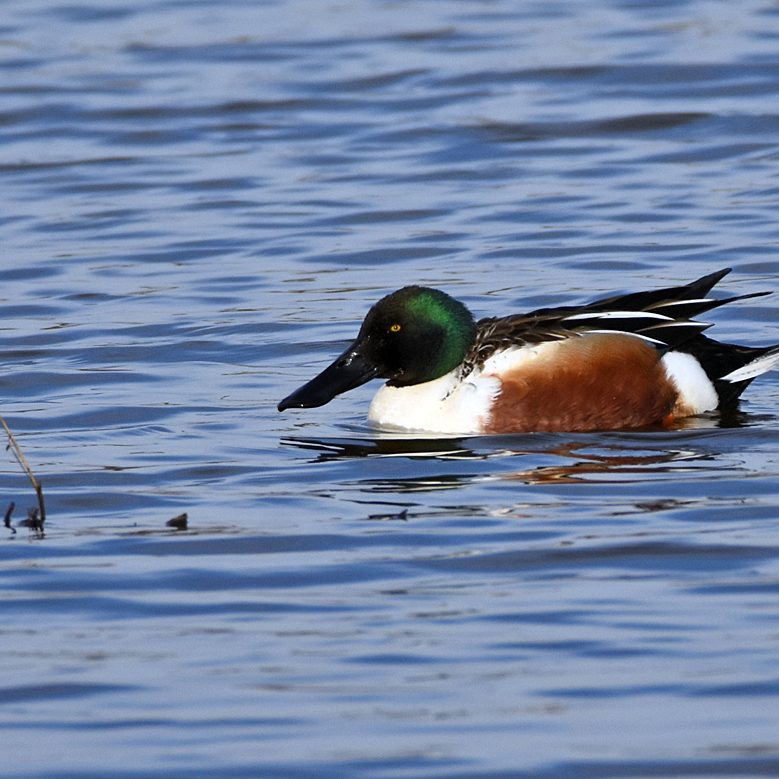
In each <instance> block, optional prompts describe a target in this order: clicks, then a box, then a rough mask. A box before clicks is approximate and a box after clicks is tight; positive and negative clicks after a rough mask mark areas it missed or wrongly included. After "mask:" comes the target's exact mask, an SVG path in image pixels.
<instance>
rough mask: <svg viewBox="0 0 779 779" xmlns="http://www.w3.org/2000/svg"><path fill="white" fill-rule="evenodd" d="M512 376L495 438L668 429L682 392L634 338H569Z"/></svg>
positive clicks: (492, 427)
mask: <svg viewBox="0 0 779 779" xmlns="http://www.w3.org/2000/svg"><path fill="white" fill-rule="evenodd" d="M555 346H556V348H555V349H554V351H553V352H550V353H548V354H542V355H541V356H539V357H538V358H537V359H534V360H530V361H528V362H527V363H526V364H525V365H522V366H519V367H517V368H516V369H514V370H513V371H511V372H509V373H508V374H504V375H502V376H500V380H501V383H502V389H501V392H500V394H499V395H498V397H497V398H496V400H495V405H494V407H493V411H492V416H491V418H490V421H489V423H488V424H487V426H486V432H488V433H519V432H530V431H536V430H537V431H583V430H615V429H619V428H630V427H644V426H647V425H654V424H663V423H666V424H667V423H668V421H669V419H670V415H671V413H672V410H673V408H674V404H675V402H676V397H677V391H676V388H675V387H674V385H673V384H672V382H671V381H670V379H669V378H668V377H667V376H666V373H665V370H664V368H663V366H662V364H661V363H660V355H659V354H658V352H657V350H656V349H654V348H653V347H652V346H650V345H649V344H647V343H645V342H643V341H641V340H639V339H638V338H635V337H633V336H628V335H606V334H595V333H593V334H592V335H583V336H578V337H573V338H569V339H567V340H565V341H561V342H560V343H558V344H556V345H555Z"/></svg>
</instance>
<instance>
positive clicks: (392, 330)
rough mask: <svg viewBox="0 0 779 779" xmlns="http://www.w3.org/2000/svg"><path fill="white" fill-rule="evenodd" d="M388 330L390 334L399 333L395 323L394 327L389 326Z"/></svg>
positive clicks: (398, 327) (397, 325) (398, 326)
mask: <svg viewBox="0 0 779 779" xmlns="http://www.w3.org/2000/svg"><path fill="white" fill-rule="evenodd" d="M389 330H390V332H391V333H399V332H400V325H399V324H398V323H397V322H395V324H394V325H390V329H389Z"/></svg>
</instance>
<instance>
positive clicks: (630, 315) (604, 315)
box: [563, 311, 673, 322]
mask: <svg viewBox="0 0 779 779" xmlns="http://www.w3.org/2000/svg"><path fill="white" fill-rule="evenodd" d="M672 318H673V317H670V316H666V315H665V314H655V313H654V312H653V311H589V312H587V313H584V314H571V315H570V316H567V317H564V319H563V321H565V322H572V321H574V320H579V319H665V320H670V319H672Z"/></svg>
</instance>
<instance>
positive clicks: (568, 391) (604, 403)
mask: <svg viewBox="0 0 779 779" xmlns="http://www.w3.org/2000/svg"><path fill="white" fill-rule="evenodd" d="M729 271H730V269H729V268H726V269H725V270H721V271H718V272H716V273H712V274H710V275H708V276H704V277H703V278H701V279H698V280H697V281H693V282H691V283H690V284H687V285H684V286H679V287H669V288H666V289H660V290H654V291H651V292H636V293H633V294H628V295H618V296H615V297H610V298H604V299H601V300H596V301H595V302H593V303H589V304H587V305H584V306H572V307H568V306H565V307H560V308H542V309H538V310H537V311H533V312H531V313H529V314H523V315H514V316H507V317H501V318H492V317H490V318H487V319H481V320H479V321H478V322H475V321H474V319H473V316H472V315H471V313H470V311H468V309H467V308H466V307H465V306H464V305H463V304H462V303H459V302H458V301H456V300H454V299H453V298H451V297H449V295H447V294H445V293H444V292H441V291H439V290H436V289H430V288H427V287H404V288H403V289H400V290H398V291H397V292H393V293H392V294H391V295H387V297H385V298H382V299H381V300H380V301H379V302H378V303H376V304H375V305H374V306H373V308H371V310H370V311H369V312H368V315H367V316H366V317H365V321H364V322H363V324H362V327H361V328H360V332H359V335H358V336H357V340H356V341H355V342H354V343H353V344H351V346H349V348H348V349H347V350H346V351H345V352H344V353H343V354H342V355H341V356H340V357H338V359H336V360H335V362H334V363H333V364H332V365H330V366H329V367H328V368H326V369H325V370H324V371H322V373H320V374H319V375H318V376H317V377H316V378H314V379H312V380H311V381H309V382H308V383H307V384H305V385H304V386H302V387H301V388H300V389H298V390H296V391H295V392H293V393H292V394H291V395H290V396H289V397H287V398H285V399H284V400H282V401H281V403H279V411H283V410H284V409H287V408H310V407H313V406H322V405H324V404H325V403H328V402H329V401H331V400H332V399H333V398H334V397H335V396H336V395H339V394H340V393H342V392H346V391H347V390H350V389H353V388H354V387H358V386H360V385H361V384H364V383H365V382H367V381H369V380H370V379H373V378H382V379H387V383H386V384H385V386H383V387H382V388H381V389H380V390H379V391H378V393H377V394H376V396H375V397H374V399H373V402H372V403H371V407H370V411H369V414H368V418H369V420H370V421H371V422H373V423H374V424H376V425H378V426H380V427H390V428H400V429H406V430H418V431H425V432H430V433H447V434H451V433H463V434H471V433H511V432H529V431H541V430H544V431H579V430H616V429H626V428H637V427H646V426H653V425H665V426H668V425H671V424H673V423H674V422H675V421H676V420H678V419H681V418H684V417H688V416H693V415H695V414H701V413H703V412H705V411H713V410H714V409H717V408H727V407H732V406H733V405H734V404H735V403H736V401H737V400H738V397H739V395H740V394H741V393H742V392H743V391H744V389H745V388H746V387H747V386H748V385H749V383H750V382H751V381H752V380H753V379H754V378H755V377H756V376H759V375H760V374H762V373H765V372H766V371H769V370H771V369H772V368H774V367H776V365H777V364H779V345H777V346H769V347H748V346H736V345H733V344H725V343H720V342H718V341H714V340H712V339H710V338H707V337H706V336H704V335H703V334H702V331H703V330H705V329H706V328H707V327H708V325H706V324H704V323H702V322H698V321H695V320H694V317H696V316H699V315H700V314H703V313H704V312H706V311H709V310H711V309H713V308H716V307H717V306H721V305H723V304H724V303H730V302H732V301H735V300H744V299H745V298H750V297H756V296H758V295H764V294H768V293H765V292H757V293H752V294H749V295H739V296H737V297H732V298H728V299H726V300H714V299H712V298H709V297H707V295H708V293H709V291H710V290H711V289H712V287H713V286H714V285H715V284H716V283H717V282H718V281H719V280H720V279H722V278H723V276H725V275H726V274H727V273H728V272H729Z"/></svg>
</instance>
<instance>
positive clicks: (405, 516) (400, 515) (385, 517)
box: [368, 509, 408, 522]
mask: <svg viewBox="0 0 779 779" xmlns="http://www.w3.org/2000/svg"><path fill="white" fill-rule="evenodd" d="M368 519H373V520H380V521H382V522H386V521H387V520H398V519H399V520H401V521H403V522H405V521H407V520H408V509H403V510H402V511H398V512H397V513H396V514H369V515H368Z"/></svg>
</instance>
